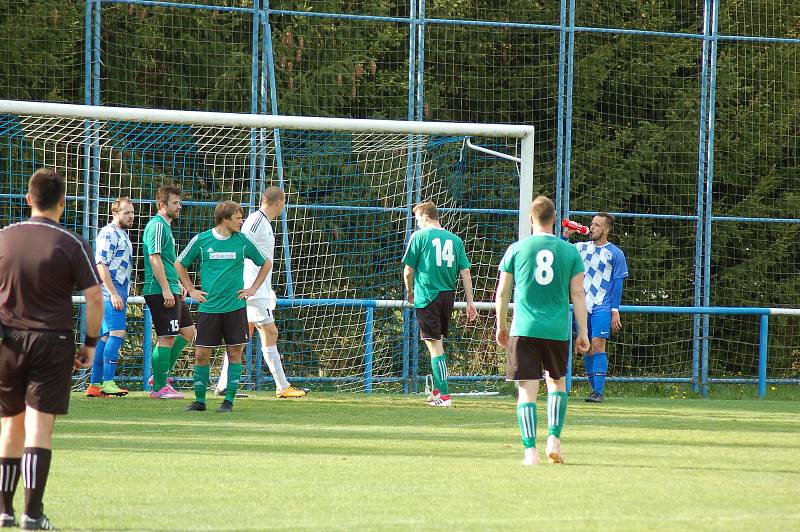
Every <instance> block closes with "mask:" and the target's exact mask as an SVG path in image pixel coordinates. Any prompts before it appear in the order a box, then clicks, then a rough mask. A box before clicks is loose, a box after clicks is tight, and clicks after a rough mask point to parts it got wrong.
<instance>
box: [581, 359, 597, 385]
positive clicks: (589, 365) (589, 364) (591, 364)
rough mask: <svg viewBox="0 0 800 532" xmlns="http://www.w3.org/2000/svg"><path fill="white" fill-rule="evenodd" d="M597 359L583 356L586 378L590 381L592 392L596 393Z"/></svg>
mask: <svg viewBox="0 0 800 532" xmlns="http://www.w3.org/2000/svg"><path fill="white" fill-rule="evenodd" d="M595 360H596V358H595V356H594V355H583V367H584V368H585V369H586V378H587V379H589V385H590V386H591V387H592V391H595V386H596V384H595V377H594V372H595V364H596V362H595Z"/></svg>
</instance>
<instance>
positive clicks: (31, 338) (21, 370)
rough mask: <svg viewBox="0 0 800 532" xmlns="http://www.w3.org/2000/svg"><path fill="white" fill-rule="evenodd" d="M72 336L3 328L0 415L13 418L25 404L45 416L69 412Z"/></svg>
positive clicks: (0, 362) (73, 351)
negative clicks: (4, 329)
mask: <svg viewBox="0 0 800 532" xmlns="http://www.w3.org/2000/svg"><path fill="white" fill-rule="evenodd" d="M74 366H75V339H74V337H73V333H72V332H71V331H69V332H57V331H26V330H20V329H9V328H6V335H5V339H4V340H3V343H2V345H0V416H3V417H9V416H16V415H17V414H21V413H22V412H24V411H25V405H28V406H30V407H31V408H33V409H35V410H38V411H39V412H44V413H45V414H53V415H64V414H66V413H67V411H68V410H69V393H70V388H71V386H72V369H73V368H74Z"/></svg>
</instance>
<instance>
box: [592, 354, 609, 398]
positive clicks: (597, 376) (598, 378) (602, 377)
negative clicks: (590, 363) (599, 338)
mask: <svg viewBox="0 0 800 532" xmlns="http://www.w3.org/2000/svg"><path fill="white" fill-rule="evenodd" d="M606 373H608V355H606V354H605V353H595V355H594V382H595V386H594V387H593V389H594V391H596V392H597V393H599V394H602V393H603V390H604V389H605V387H606Z"/></svg>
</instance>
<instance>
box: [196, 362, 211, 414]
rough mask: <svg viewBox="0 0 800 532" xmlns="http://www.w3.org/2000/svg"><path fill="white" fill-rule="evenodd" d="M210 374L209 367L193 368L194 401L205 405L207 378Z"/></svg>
mask: <svg viewBox="0 0 800 532" xmlns="http://www.w3.org/2000/svg"><path fill="white" fill-rule="evenodd" d="M210 373H211V371H210V370H209V366H198V365H197V364H195V366H194V400H195V401H197V402H198V403H203V404H206V388H208V376H209V374H210Z"/></svg>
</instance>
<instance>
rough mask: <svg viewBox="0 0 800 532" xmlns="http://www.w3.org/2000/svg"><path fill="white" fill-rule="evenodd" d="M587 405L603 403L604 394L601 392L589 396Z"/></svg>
mask: <svg viewBox="0 0 800 532" xmlns="http://www.w3.org/2000/svg"><path fill="white" fill-rule="evenodd" d="M584 400H585V401H586V402H587V403H602V402H603V394H602V393H600V392H592V393H590V394H589V397H587V398H586V399H584Z"/></svg>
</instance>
